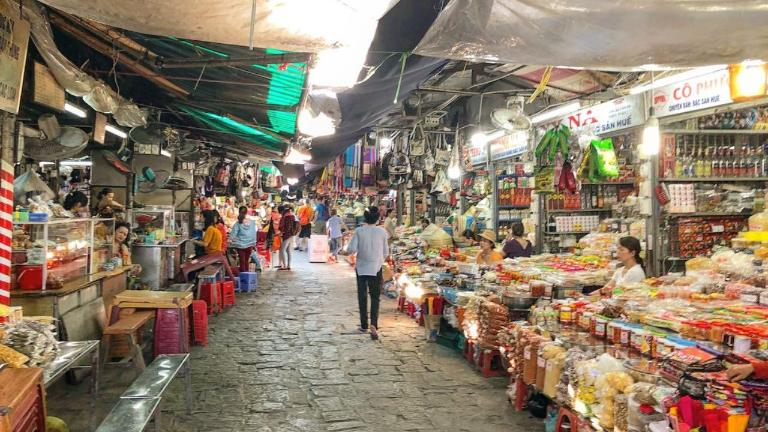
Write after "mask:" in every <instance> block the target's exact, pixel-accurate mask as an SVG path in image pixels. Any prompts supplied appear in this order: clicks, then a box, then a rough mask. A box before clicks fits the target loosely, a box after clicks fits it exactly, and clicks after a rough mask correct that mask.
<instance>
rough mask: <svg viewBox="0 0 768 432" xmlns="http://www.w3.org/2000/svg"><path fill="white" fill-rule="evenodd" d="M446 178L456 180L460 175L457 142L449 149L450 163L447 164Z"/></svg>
mask: <svg viewBox="0 0 768 432" xmlns="http://www.w3.org/2000/svg"><path fill="white" fill-rule="evenodd" d="M447 174H448V178H449V179H452V180H456V179H458V178H460V177H461V167H460V166H459V146H458V144H456V145H454V146H453V149H451V163H449V164H448V171H447Z"/></svg>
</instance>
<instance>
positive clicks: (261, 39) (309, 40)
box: [42, 0, 398, 52]
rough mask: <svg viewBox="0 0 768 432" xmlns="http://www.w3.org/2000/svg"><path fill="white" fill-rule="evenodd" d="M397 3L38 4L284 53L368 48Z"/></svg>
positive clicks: (189, 0) (61, 0) (156, 31)
mask: <svg viewBox="0 0 768 432" xmlns="http://www.w3.org/2000/svg"><path fill="white" fill-rule="evenodd" d="M397 1H398V0H364V1H352V2H350V1H346V0H311V1H307V0H256V1H253V0H173V1H167V0H144V1H141V2H135V1H114V0H89V1H82V0H42V2H43V3H45V4H47V5H49V6H53V7H55V8H56V9H59V10H61V11H64V12H67V13H69V14H72V15H76V16H79V17H83V18H88V19H92V20H94V21H97V22H100V23H103V24H107V25H110V26H113V27H117V28H122V29H126V30H130V31H134V32H138V33H145V34H151V35H159V36H174V37H178V38H183V39H192V40H198V41H206V42H215V43H221V44H229V45H239V46H249V40H250V32H251V23H253V45H254V46H257V47H272V48H278V49H283V50H287V51H298V52H317V51H321V50H324V49H330V48H343V47H348V46H357V45H358V44H360V43H361V40H362V41H363V42H364V43H365V44H366V45H367V44H368V43H370V41H371V39H372V37H373V34H374V31H375V30H376V21H377V20H378V19H379V18H380V17H381V16H382V15H384V14H385V13H386V12H387V11H388V10H389V9H390V8H391V7H392V6H393V5H394V4H396V3H397Z"/></svg>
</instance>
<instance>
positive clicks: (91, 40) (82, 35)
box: [51, 15, 189, 98]
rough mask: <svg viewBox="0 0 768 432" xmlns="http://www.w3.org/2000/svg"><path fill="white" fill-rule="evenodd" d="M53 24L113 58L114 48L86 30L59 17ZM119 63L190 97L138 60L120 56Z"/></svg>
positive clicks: (52, 19)
mask: <svg viewBox="0 0 768 432" xmlns="http://www.w3.org/2000/svg"><path fill="white" fill-rule="evenodd" d="M51 22H52V23H53V24H55V25H56V26H57V27H58V28H60V29H61V30H63V31H65V32H67V33H69V34H70V35H72V36H73V37H75V38H76V39H78V40H80V41H81V42H83V43H84V44H85V45H87V46H89V47H91V48H92V49H94V50H95V51H97V52H99V53H101V54H102V55H105V56H107V57H109V58H112V57H113V49H112V46H110V45H109V44H107V43H106V42H104V41H102V40H100V39H99V38H97V37H95V36H93V35H92V34H89V33H88V32H86V31H85V30H83V29H81V28H78V27H76V26H74V25H72V24H71V23H70V22H68V21H66V20H65V19H64V18H62V17H60V16H57V15H51ZM117 61H118V62H119V63H120V64H122V65H124V66H125V67H127V68H129V69H131V70H133V71H134V72H136V73H137V74H139V75H141V76H142V77H144V78H146V79H147V80H149V81H151V82H152V83H154V84H155V85H157V86H159V87H160V88H162V89H165V90H167V91H169V92H171V93H173V94H174V95H176V96H180V97H182V98H186V97H187V96H189V92H188V91H187V90H185V89H183V88H182V87H179V86H178V85H176V84H175V83H173V82H172V81H170V80H168V79H166V78H165V77H162V76H158V75H157V73H156V72H155V71H153V70H152V69H150V68H149V67H147V66H144V65H143V64H142V63H141V62H140V61H138V60H134V59H132V58H129V57H128V56H118V57H117Z"/></svg>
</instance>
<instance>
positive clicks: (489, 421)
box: [54, 253, 544, 432]
mask: <svg viewBox="0 0 768 432" xmlns="http://www.w3.org/2000/svg"><path fill="white" fill-rule="evenodd" d="M297 255H298V257H295V258H296V259H295V261H296V262H295V263H294V271H292V272H277V271H272V272H267V273H266V274H263V275H261V276H262V278H261V280H260V286H259V290H258V292H256V293H249V294H239V295H238V298H237V305H236V306H235V307H234V308H232V309H230V310H228V311H226V312H224V313H223V314H220V315H218V316H216V317H213V318H212V319H211V322H210V324H209V325H210V330H209V342H210V343H209V346H208V347H206V348H201V347H195V348H194V349H193V352H192V365H193V386H194V392H195V396H196V400H197V406H196V407H195V410H194V413H193V415H192V416H191V417H190V416H187V415H186V413H185V411H184V408H183V403H182V401H183V386H182V385H181V381H182V380H180V379H179V380H177V382H175V383H174V384H173V385H172V388H171V389H170V390H169V392H168V393H169V396H168V401H167V403H165V405H164V407H165V410H164V415H163V422H164V427H163V430H165V431H261V432H267V431H275V432H277V431H279V432H291V431H342V430H343V431H347V430H350V431H393V430H438V431H449V430H450V431H478V430H483V431H522V430H528V431H539V430H543V427H544V426H543V424H542V423H541V421H540V420H537V419H533V418H530V417H529V416H528V415H527V414H526V413H514V412H513V411H512V409H511V408H510V407H509V406H508V403H507V400H506V394H505V392H506V382H507V380H506V379H502V378H497V379H484V378H482V377H481V376H480V375H479V374H478V373H477V372H475V371H473V370H472V369H471V368H470V367H469V366H468V365H467V364H466V362H465V361H464V360H463V359H461V358H460V357H459V355H458V353H456V352H454V351H451V350H449V349H447V348H444V347H442V346H439V345H436V344H433V343H427V342H426V341H425V340H424V337H423V328H420V327H418V326H417V325H416V324H415V323H414V322H413V320H411V319H409V318H408V317H406V316H405V315H402V314H397V313H396V312H395V310H394V307H395V302H394V301H392V300H388V299H387V300H384V301H383V303H382V320H381V323H380V324H381V327H382V329H381V336H382V339H381V342H380V343H378V342H374V341H372V340H371V339H370V338H369V337H368V335H363V334H360V333H358V332H357V330H356V327H357V305H356V288H355V279H354V272H353V270H352V269H351V268H350V267H349V266H348V265H347V264H310V263H308V262H307V258H306V254H305V253H299V254H297ZM111 373H112V374H114V371H111ZM125 374H130V372H126V373H125ZM115 379H117V378H113V381H114V380H115ZM118 390H119V389H116V390H115V391H114V392H110V393H114V394H115V395H117V394H119V391H118ZM54 405H59V403H58V402H54ZM101 408H102V409H104V408H107V409H108V407H101ZM73 430H76V429H73Z"/></svg>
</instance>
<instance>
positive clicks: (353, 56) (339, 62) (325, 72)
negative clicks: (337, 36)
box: [309, 44, 369, 88]
mask: <svg viewBox="0 0 768 432" xmlns="http://www.w3.org/2000/svg"><path fill="white" fill-rule="evenodd" d="M368 45H369V44H360V46H348V47H343V48H331V49H326V50H322V51H320V52H318V53H317V60H316V61H315V64H314V65H312V67H311V69H310V71H309V82H310V83H311V84H312V86H314V87H331V88H349V87H352V86H354V85H355V84H357V78H358V76H359V75H360V70H361V69H362V68H363V65H364V64H365V57H366V55H367V54H368Z"/></svg>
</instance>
